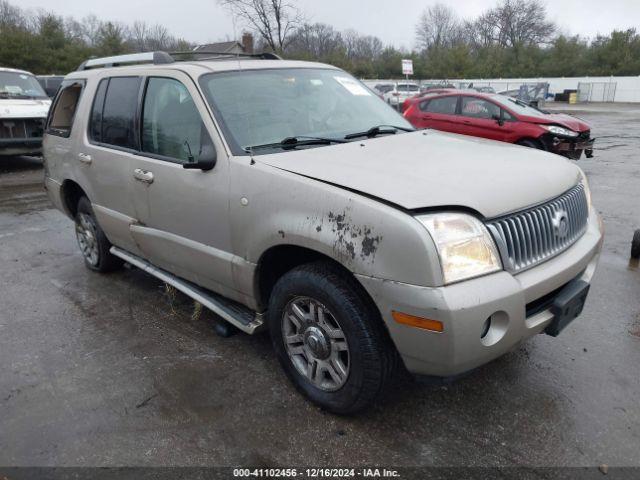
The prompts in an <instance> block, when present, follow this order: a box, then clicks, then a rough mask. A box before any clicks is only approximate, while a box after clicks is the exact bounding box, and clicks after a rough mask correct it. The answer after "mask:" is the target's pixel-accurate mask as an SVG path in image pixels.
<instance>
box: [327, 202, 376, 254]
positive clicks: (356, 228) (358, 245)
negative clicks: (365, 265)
mask: <svg viewBox="0 0 640 480" xmlns="http://www.w3.org/2000/svg"><path fill="white" fill-rule="evenodd" d="M327 219H328V223H329V225H330V226H331V232H333V233H334V234H335V235H336V238H335V241H334V244H333V250H334V252H335V253H336V255H338V256H340V257H342V258H344V259H347V260H355V259H356V257H357V256H359V257H360V259H361V260H363V261H371V262H372V263H373V261H374V260H375V254H376V251H377V250H378V246H379V245H380V241H381V240H382V236H381V235H375V234H374V232H373V228H372V227H370V226H368V225H358V224H355V223H354V222H353V220H352V218H351V216H350V215H349V208H346V209H345V210H344V211H342V212H341V213H335V212H329V213H328V214H327ZM318 228H320V227H318ZM316 230H317V229H316ZM318 231H320V230H318Z"/></svg>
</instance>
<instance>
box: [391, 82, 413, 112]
mask: <svg viewBox="0 0 640 480" xmlns="http://www.w3.org/2000/svg"><path fill="white" fill-rule="evenodd" d="M419 93H420V86H419V85H418V84H417V83H411V82H399V83H396V84H395V85H394V86H393V89H391V90H389V91H388V92H386V93H385V94H384V97H383V99H384V100H385V101H386V102H387V103H388V104H389V105H391V106H394V107H397V106H399V105H402V104H403V103H404V101H405V100H406V99H407V98H409V97H413V96H414V95H417V94H419Z"/></svg>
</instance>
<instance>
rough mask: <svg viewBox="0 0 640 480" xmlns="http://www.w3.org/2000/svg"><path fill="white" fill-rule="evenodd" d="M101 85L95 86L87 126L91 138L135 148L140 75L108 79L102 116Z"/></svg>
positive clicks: (118, 145) (109, 143) (117, 145)
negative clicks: (94, 95)
mask: <svg viewBox="0 0 640 480" xmlns="http://www.w3.org/2000/svg"><path fill="white" fill-rule="evenodd" d="M103 82H104V80H103ZM101 88H102V83H101V84H100V86H99V87H98V91H97V92H96V98H95V100H94V105H93V111H92V115H91V117H92V118H91V127H90V132H91V138H93V139H94V140H96V141H98V142H100V143H105V144H108V145H113V146H116V147H122V148H131V149H135V148H137V145H136V135H135V132H136V130H135V123H136V122H135V119H136V111H137V105H138V92H139V89H140V78H139V77H112V78H110V79H109V83H108V84H107V86H106V87H105V88H106V91H105V93H104V102H103V103H104V105H103V108H102V115H99V112H100V96H101V95H102V92H101ZM98 138H99V140H98Z"/></svg>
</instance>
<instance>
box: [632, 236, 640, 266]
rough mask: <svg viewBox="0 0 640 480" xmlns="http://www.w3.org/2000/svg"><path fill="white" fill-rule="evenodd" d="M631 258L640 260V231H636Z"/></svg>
mask: <svg viewBox="0 0 640 480" xmlns="http://www.w3.org/2000/svg"><path fill="white" fill-rule="evenodd" d="M631 258H633V259H636V260H638V259H640V230H636V231H635V233H634V234H633V241H632V242H631Z"/></svg>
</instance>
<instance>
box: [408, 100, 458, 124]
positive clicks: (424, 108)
mask: <svg viewBox="0 0 640 480" xmlns="http://www.w3.org/2000/svg"><path fill="white" fill-rule="evenodd" d="M458 98H459V97H458V95H447V96H443V97H435V98H431V99H429V100H425V101H422V102H420V104H419V105H418V108H419V110H420V114H419V115H418V118H419V120H420V126H421V127H424V128H434V129H436V130H442V131H443V132H453V133H460V132H459V131H458V130H459V125H458V124H457V122H458V120H459V118H458V116H457V115H456V110H457V106H458Z"/></svg>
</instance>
